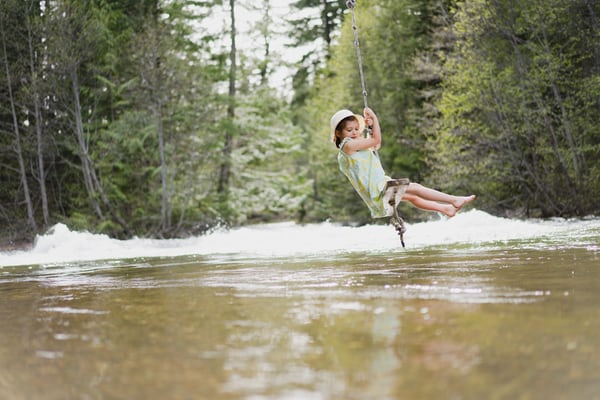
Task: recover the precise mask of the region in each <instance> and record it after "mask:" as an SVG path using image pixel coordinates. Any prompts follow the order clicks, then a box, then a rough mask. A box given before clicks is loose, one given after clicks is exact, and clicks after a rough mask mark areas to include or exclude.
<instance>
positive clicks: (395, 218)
mask: <svg viewBox="0 0 600 400" xmlns="http://www.w3.org/2000/svg"><path fill="white" fill-rule="evenodd" d="M346 7H348V8H349V9H350V11H351V12H352V32H354V48H355V49H356V60H357V61H358V72H359V74H360V84H361V87H362V96H363V102H364V104H365V108H367V107H368V106H369V105H368V102H367V85H366V84H365V74H364V72H363V65H362V57H361V55H360V43H359V41H358V27H357V26H356V16H355V15H354V7H356V0H347V1H346ZM366 135H367V136H370V135H371V128H370V127H367V129H366ZM373 152H374V153H375V155H376V156H377V157H379V155H378V154H377V150H373ZM388 184H391V185H392V186H398V185H404V186H405V187H404V188H403V189H402V190H401V193H402V194H403V193H404V191H405V190H406V187H408V184H409V181H408V179H406V178H404V179H401V180H393V183H392V181H389V182H388ZM388 184H386V188H385V189H384V192H385V191H387V190H388V187H387V186H388ZM389 189H390V190H391V189H392V188H389ZM397 190H398V188H396V189H395V191H394V194H393V195H392V197H391V199H390V200H389V205H390V206H391V207H392V208H393V212H392V215H391V216H390V217H391V218H390V223H391V224H392V226H393V227H394V228H395V229H396V232H397V233H398V236H400V243H402V247H405V246H404V233H405V232H406V227H405V226H404V220H403V219H402V217H401V216H400V213H399V212H398V205H399V204H398V203H397V201H396V195H395V192H396V191H397ZM402 194H400V196H399V199H400V198H401V197H402Z"/></svg>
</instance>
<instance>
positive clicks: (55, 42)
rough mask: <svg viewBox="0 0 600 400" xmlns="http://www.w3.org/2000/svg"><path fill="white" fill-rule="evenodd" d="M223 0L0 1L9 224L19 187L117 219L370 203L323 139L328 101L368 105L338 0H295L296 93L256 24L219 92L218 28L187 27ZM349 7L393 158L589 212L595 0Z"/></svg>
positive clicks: (416, 0) (76, 223)
mask: <svg viewBox="0 0 600 400" xmlns="http://www.w3.org/2000/svg"><path fill="white" fill-rule="evenodd" d="M225 3H227V2H225ZM262 4H265V5H267V6H268V4H267V3H262ZM228 6H229V5H228V3H227V4H224V2H222V1H192V0H175V1H165V0H141V1H130V0H126V1H116V0H93V1H81V0H60V1H55V2H40V1H37V0H21V1H16V0H6V1H4V2H2V3H0V22H2V35H3V39H4V46H3V47H2V48H1V54H0V55H1V56H2V58H1V60H2V63H3V65H2V67H3V68H2V70H3V73H2V74H0V98H1V99H2V101H1V102H0V133H1V135H0V165H1V166H2V167H1V168H0V178H1V179H2V182H3V190H2V192H1V193H0V223H1V224H2V226H5V227H8V228H7V229H11V230H13V229H20V230H21V233H22V234H23V235H25V234H27V235H29V234H33V233H34V232H31V229H30V228H27V229H25V228H17V227H19V226H26V225H27V223H25V222H26V221H27V220H28V219H29V217H28V215H27V214H28V212H27V210H25V207H24V205H28V206H29V207H27V208H29V209H31V210H33V214H34V215H33V218H34V220H35V221H37V222H38V224H37V225H38V226H40V229H44V228H45V227H47V224H48V225H51V224H53V223H55V222H58V221H61V222H63V221H64V222H67V223H69V225H71V226H72V227H74V228H77V229H87V230H91V231H93V230H96V231H102V232H106V233H108V234H111V235H115V236H120V237H127V236H130V235H134V234H135V235H139V236H146V235H152V236H160V237H166V236H181V235H185V234H189V233H192V232H201V231H204V230H206V229H208V228H209V227H210V226H211V225H214V224H217V223H220V224H241V223H250V222H256V221H270V220H278V219H290V218H297V219H299V220H302V221H321V220H326V219H333V220H336V221H342V222H345V223H365V222H373V221H372V219H371V218H370V216H369V213H368V210H367V208H366V207H365V206H364V204H362V202H361V200H360V199H359V198H358V196H357V195H356V194H355V193H354V191H353V189H352V187H351V186H350V185H349V184H348V182H347V181H346V178H344V177H343V175H342V174H341V173H340V172H339V170H338V166H337V160H336V154H337V149H335V147H334V146H333V144H332V143H331V142H330V132H329V126H328V122H329V118H330V116H331V115H332V114H333V113H334V112H335V111H336V110H338V109H340V108H350V109H352V110H354V111H355V112H360V111H361V110H362V108H363V102H362V93H361V90H362V89H361V85H360V79H359V74H358V67H357V62H356V61H357V60H356V53H355V48H354V46H353V41H354V37H353V36H354V34H353V30H352V20H351V18H349V16H350V11H349V10H348V9H347V8H346V6H345V2H344V1H341V0H339V1H338V0H336V1H326V2H321V1H312V0H306V1H304V0H303V1H298V2H296V4H295V6H296V7H297V9H298V11H299V13H298V14H294V15H291V16H290V20H291V25H290V31H289V35H288V36H289V37H290V38H291V39H292V40H293V41H294V42H295V43H296V45H297V46H300V45H304V44H310V43H312V44H316V45H315V46H313V47H312V48H311V49H310V50H307V52H306V54H305V57H304V58H303V59H302V60H301V61H300V63H299V65H297V66H296V68H298V70H297V73H296V74H295V76H294V78H293V88H294V93H293V94H292V96H290V98H291V100H289V101H288V100H286V99H283V98H281V97H280V96H279V95H277V94H275V90H274V89H270V88H268V86H267V82H268V80H267V79H266V77H267V74H268V73H269V71H270V69H269V68H268V63H269V62H271V61H272V60H273V58H272V55H269V51H268V50H269V47H268V44H269V43H268V42H269V40H271V36H270V33H269V31H268V29H267V28H265V26H264V24H263V25H262V28H260V29H267V30H266V31H261V33H260V34H261V35H262V36H261V39H264V40H265V44H264V45H265V51H264V53H263V54H264V57H256V56H253V55H250V54H244V53H243V52H242V51H240V50H239V49H237V54H236V55H237V59H238V60H239V64H238V66H239V68H238V70H237V77H236V82H234V83H235V86H236V89H237V90H236V91H235V94H234V95H231V94H227V93H226V91H227V80H228V77H229V72H230V68H229V67H230V65H229V63H230V58H229V51H228V50H227V49H226V48H223V46H226V45H223V44H222V43H223V42H219V43H218V45H217V44H216V43H215V41H216V40H219V37H220V36H223V35H220V34H219V33H214V32H212V33H210V34H205V33H201V32H202V31H200V30H198V26H199V25H201V24H203V23H206V18H209V17H211V18H212V17H214V15H215V12H216V11H218V12H220V11H223V8H222V7H228ZM355 14H356V22H357V25H358V34H359V39H360V48H361V54H362V57H363V60H362V61H363V67H364V72H365V78H366V85H367V90H368V101H369V106H370V107H372V108H373V109H374V110H375V112H376V113H377V114H378V116H379V120H380V123H381V125H382V130H383V136H384V142H383V148H382V149H381V151H380V155H381V157H382V162H383V165H384V167H385V169H386V172H387V173H388V174H389V175H391V176H394V177H404V176H406V177H409V178H410V179H411V180H413V181H419V182H422V183H424V184H426V185H427V186H434V187H437V188H440V189H442V190H444V191H447V192H462V193H465V192H475V193H477V194H478V195H479V200H478V204H477V206H478V207H482V208H485V209H487V210H491V211H495V212H498V213H507V214H508V213H515V212H522V213H525V214H528V215H535V216H556V215H564V216H570V215H584V214H590V213H598V212H599V210H598V204H599V203H598V202H597V200H596V199H597V198H598V197H599V196H600V181H598V179H597V176H598V173H600V171H599V167H598V163H597V161H596V160H597V159H598V157H599V156H600V154H599V153H600V130H599V129H598V126H600V40H599V39H600V38H599V37H598V31H599V29H598V15H599V14H600V5H599V4H598V2H593V1H590V0H570V1H560V0H550V1H547V0H533V1H529V2H521V3H518V2H514V1H509V0H495V1H491V0H470V1H468V2H466V1H458V0H457V1H454V0H441V1H440V0H364V1H359V2H357V6H356V9H355ZM304 16H308V18H309V20H308V21H307V20H304V19H303V18H304ZM223 33H224V34H225V33H226V32H223ZM250 34H251V35H252V34H253V33H250ZM257 71H258V72H257ZM259 75H260V76H259ZM257 77H258V78H259V79H257ZM257 81H260V82H258V83H257ZM11 94H12V99H13V103H14V105H15V107H14V109H13V108H12V107H11V105H12V104H11V102H10V101H9V100H10V98H11ZM15 121H16V122H15ZM225 133H227V135H228V136H229V137H231V139H232V143H231V146H232V147H231V153H230V154H231V155H232V157H231V160H229V156H228V155H227V154H226V152H225V151H224V146H225V144H226V139H225V137H226V135H225ZM17 137H18V138H19V142H17ZM17 144H20V147H19V146H17ZM19 155H20V156H21V158H22V160H24V163H23V164H21V163H20V162H19V157H18V156H19ZM227 162H230V163H231V179H230V180H229V187H228V188H226V190H224V191H221V192H219V191H218V188H217V186H218V183H219V172H220V166H222V165H224V163H227ZM24 183H26V184H27V185H24ZM25 186H27V187H28V188H29V189H28V191H27V190H25ZM27 194H29V196H27ZM28 198H29V200H27V199H28ZM26 203H29V204H26ZM46 206H47V210H48V213H49V217H48V215H46V212H45V211H44V212H42V209H44V208H45V207H46ZM402 211H403V213H404V214H405V216H408V217H409V218H420V217H421V215H424V214H418V213H417V212H416V211H414V210H413V209H411V208H403V210H402ZM13 233H14V232H11V233H10V234H9V235H8V236H13V237H15V236H18V233H16V234H13Z"/></svg>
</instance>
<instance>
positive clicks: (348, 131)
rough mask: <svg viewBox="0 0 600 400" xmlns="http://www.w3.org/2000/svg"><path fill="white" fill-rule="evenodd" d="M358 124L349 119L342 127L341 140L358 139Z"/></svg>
mask: <svg viewBox="0 0 600 400" xmlns="http://www.w3.org/2000/svg"><path fill="white" fill-rule="evenodd" d="M360 135H361V132H360V124H359V123H358V121H357V120H356V119H349V120H348V121H346V122H345V123H344V126H343V127H342V138H347V137H349V138H350V139H356V138H358V137H360Z"/></svg>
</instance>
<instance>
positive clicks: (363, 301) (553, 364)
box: [0, 247, 600, 400]
mask: <svg viewBox="0 0 600 400" xmlns="http://www.w3.org/2000/svg"><path fill="white" fill-rule="evenodd" d="M598 261H599V255H598V252H597V250H596V249H591V250H590V249H586V248H563V249H561V248H551V249H547V250H542V249H527V248H525V247H522V248H517V249H495V250H485V249H473V248H471V249H469V250H468V251H465V250H464V249H463V250H461V249H454V250H450V251H449V250H447V249H446V250H440V249H429V250H427V249H425V250H420V251H416V252H398V253H395V252H381V253H379V254H375V255H373V254H367V253H358V254H341V255H338V256H332V257H326V258H325V257H321V258H318V257H316V258H314V259H311V258H310V257H303V258H302V259H294V258H291V257H287V258H283V257H281V258H272V259H246V260H241V259H236V258H231V259H227V258H223V259H220V260H219V261H218V262H216V261H215V259H214V258H211V257H204V256H183V257H176V258H169V257H167V258H152V259H142V258H139V259H129V260H115V261H110V262H85V263H71V264H63V265H60V264H57V265H47V266H30V267H26V266H25V267H4V268H2V269H0V318H1V319H2V321H4V322H3V324H2V328H0V371H2V373H1V374H0V398H10V399H31V398H45V399H65V398H127V399H134V398H169V399H185V398H199V399H361V400H362V399H367V398H373V399H398V398H411V399H416V398H430V399H434V398H440V399H442V398H443V399H447V398H458V399H480V398H486V399H494V398H498V399H501V398H548V399H553V398H556V399H562V398H586V399H587V398H590V399H593V398H598V397H599V396H600V373H599V372H598V371H600V368H599V367H600V357H598V355H600V338H599V337H598V335H597V332H598V331H599V329H600V322H599V321H600V318H599V317H600V310H599V309H598V307H597V304H598V303H599V301H600V291H599V290H598V283H597V282H598V281H599V278H600V271H599V269H598V265H600V264H599V263H598Z"/></svg>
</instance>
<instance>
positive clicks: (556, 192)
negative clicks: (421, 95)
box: [431, 0, 600, 216]
mask: <svg viewBox="0 0 600 400" xmlns="http://www.w3.org/2000/svg"><path fill="white" fill-rule="evenodd" d="M584 3H585V2H583V3H578V2H561V1H550V2H547V1H543V2H542V1H531V2H527V3H519V4H516V3H514V2H508V1H501V2H490V1H486V0H479V1H472V2H468V3H460V8H459V11H458V13H457V15H456V22H455V24H454V32H455V34H456V36H457V42H456V48H455V50H454V51H453V52H452V53H450V54H449V57H448V60H447V62H446V63H445V71H446V73H445V83H444V96H443V99H442V100H440V102H439V103H438V104H439V108H440V111H441V113H442V121H441V122H442V123H441V129H440V131H439V132H438V133H437V135H435V136H434V137H433V138H432V140H431V145H432V146H431V149H432V164H431V165H432V167H433V176H438V177H439V180H438V182H441V181H445V182H449V183H450V184H451V185H452V186H453V187H455V188H477V189H478V191H479V193H480V194H482V195H483V196H482V199H481V200H482V202H483V203H484V204H485V205H486V206H487V207H489V208H490V209H494V210H496V211H500V210H502V209H506V208H510V209H518V208H521V209H522V210H524V211H525V212H527V213H529V214H533V215H545V216H549V215H583V214H587V213H594V212H598V208H597V206H592V207H590V203H589V202H588V203H587V204H584V203H586V200H584V199H587V198H591V197H593V196H595V195H596V194H597V193H598V184H597V183H596V182H592V180H591V179H590V178H591V176H592V175H591V173H592V170H593V167H592V166H593V164H594V163H593V162H592V163H590V160H592V159H591V158H589V157H590V156H591V157H594V156H595V154H597V151H598V143H599V142H598V139H599V137H598V129H597V126H598V122H599V121H598V118H599V117H598V115H599V114H598V112H597V110H598V100H597V99H598V98H599V96H598V95H599V94H600V92H599V91H598V88H597V86H596V87H594V85H593V82H594V81H595V80H596V79H597V76H598V60H597V59H593V58H591V57H589V56H587V54H594V53H595V54H598V42H597V41H596V40H593V37H594V35H597V32H596V34H594V31H593V26H594V22H593V21H594V19H595V18H596V17H595V16H594V15H593V14H591V12H592V11H593V8H591V6H590V7H589V8H588V7H585V6H584ZM596 12H597V10H596ZM596 25H597V23H596ZM582 30H583V31H582ZM582 81H584V82H590V83H592V84H591V85H589V86H588V85H586V86H587V87H585V88H584V87H583V86H582V85H581V84H580V82H582ZM594 98H595V99H596V100H595V101H594V100H593V99H594ZM475 182H477V183H476V186H473V184H474V183H475Z"/></svg>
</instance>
